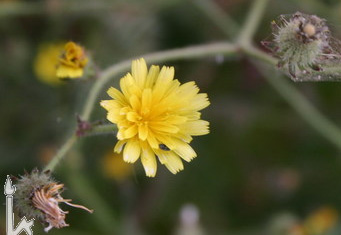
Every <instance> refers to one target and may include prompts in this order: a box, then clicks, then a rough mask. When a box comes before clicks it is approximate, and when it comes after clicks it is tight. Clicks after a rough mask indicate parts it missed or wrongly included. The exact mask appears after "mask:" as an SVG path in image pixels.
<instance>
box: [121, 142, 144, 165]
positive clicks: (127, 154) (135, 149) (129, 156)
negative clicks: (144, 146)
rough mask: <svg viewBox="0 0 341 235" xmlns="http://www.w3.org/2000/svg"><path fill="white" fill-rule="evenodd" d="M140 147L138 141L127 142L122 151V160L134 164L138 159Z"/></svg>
mask: <svg viewBox="0 0 341 235" xmlns="http://www.w3.org/2000/svg"><path fill="white" fill-rule="evenodd" d="M140 153H141V147H140V143H139V141H136V140H129V141H128V142H127V144H126V146H125V147H124V150H123V160H124V161H125V162H128V163H134V162H136V160H137V159H138V158H139V157H140Z"/></svg>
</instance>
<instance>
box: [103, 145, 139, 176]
mask: <svg viewBox="0 0 341 235" xmlns="http://www.w3.org/2000/svg"><path fill="white" fill-rule="evenodd" d="M102 169H103V172H104V175H105V176H106V177H108V178H111V179H115V180H117V181H123V180H125V179H127V178H128V177H129V176H131V175H132V173H133V168H132V166H131V165H130V164H128V163H126V162H124V161H123V159H122V155H121V154H117V153H114V152H113V151H112V150H110V151H109V152H108V153H106V154H105V155H104V157H103V159H102Z"/></svg>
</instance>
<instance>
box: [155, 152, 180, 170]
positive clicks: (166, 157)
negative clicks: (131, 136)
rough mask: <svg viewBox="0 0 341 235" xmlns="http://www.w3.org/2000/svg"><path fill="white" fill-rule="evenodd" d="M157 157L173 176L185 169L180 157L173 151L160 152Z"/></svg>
mask: <svg viewBox="0 0 341 235" xmlns="http://www.w3.org/2000/svg"><path fill="white" fill-rule="evenodd" d="M157 156H158V157H159V160H160V162H161V163H162V164H164V165H165V166H166V167H167V168H168V170H169V171H170V172H172V173H173V174H176V173H178V172H179V171H181V170H183V169H184V165H183V163H182V161H181V159H180V157H179V156H178V155H176V154H175V153H174V152H173V151H158V153H157Z"/></svg>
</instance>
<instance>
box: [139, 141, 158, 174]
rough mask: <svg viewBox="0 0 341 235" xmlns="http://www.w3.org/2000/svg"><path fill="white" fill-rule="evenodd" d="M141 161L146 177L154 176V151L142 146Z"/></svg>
mask: <svg viewBox="0 0 341 235" xmlns="http://www.w3.org/2000/svg"><path fill="white" fill-rule="evenodd" d="M141 162H142V165H143V168H144V170H145V172H146V175H147V176H148V177H154V176H155V174H156V169H157V163H156V158H155V154H154V152H153V151H152V150H151V149H150V147H149V148H146V147H143V149H142V154H141Z"/></svg>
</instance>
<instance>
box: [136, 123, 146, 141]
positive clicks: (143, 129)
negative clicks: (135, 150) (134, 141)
mask: <svg viewBox="0 0 341 235" xmlns="http://www.w3.org/2000/svg"><path fill="white" fill-rule="evenodd" d="M138 132H139V138H140V140H146V139H147V137H148V127H147V125H144V124H143V125H140V126H139V130H138Z"/></svg>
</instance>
